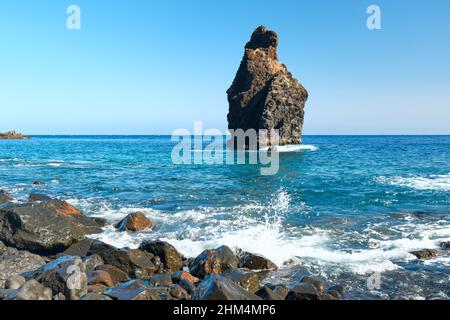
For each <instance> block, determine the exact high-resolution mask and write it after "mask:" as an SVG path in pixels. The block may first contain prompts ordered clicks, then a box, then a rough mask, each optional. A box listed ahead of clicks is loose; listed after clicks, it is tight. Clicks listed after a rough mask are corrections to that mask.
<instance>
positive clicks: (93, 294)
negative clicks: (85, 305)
mask: <svg viewBox="0 0 450 320" xmlns="http://www.w3.org/2000/svg"><path fill="white" fill-rule="evenodd" d="M80 300H112V299H111V298H110V297H108V296H105V295H104V294H101V293H98V292H89V293H88V294H86V295H84V296H83V297H81V299H80Z"/></svg>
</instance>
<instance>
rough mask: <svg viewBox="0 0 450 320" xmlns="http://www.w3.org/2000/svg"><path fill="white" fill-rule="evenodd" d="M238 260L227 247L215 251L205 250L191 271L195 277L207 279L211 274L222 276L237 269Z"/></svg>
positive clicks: (193, 263) (193, 264)
mask: <svg viewBox="0 0 450 320" xmlns="http://www.w3.org/2000/svg"><path fill="white" fill-rule="evenodd" d="M237 266H238V259H237V257H236V256H235V255H234V253H233V251H232V250H231V249H230V248H229V247H227V246H221V247H219V248H217V249H213V250H205V251H203V252H202V253H201V254H200V255H198V256H197V257H196V258H195V260H194V261H193V262H192V264H191V265H190V267H189V269H190V272H191V274H192V275H193V276H195V277H198V278H205V277H206V276H207V275H209V274H220V273H223V272H225V271H227V270H234V269H237Z"/></svg>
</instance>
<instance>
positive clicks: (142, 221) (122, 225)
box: [115, 212, 154, 232]
mask: <svg viewBox="0 0 450 320" xmlns="http://www.w3.org/2000/svg"><path fill="white" fill-rule="evenodd" d="M115 227H116V228H117V229H119V231H131V232H137V231H142V230H145V229H149V228H153V227H154V224H153V223H152V221H150V219H149V218H147V217H146V216H145V214H143V213H142V212H133V213H130V214H129V215H127V216H126V217H125V218H123V219H122V220H121V221H120V222H119V223H117V224H116V225H115Z"/></svg>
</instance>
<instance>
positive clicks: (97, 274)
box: [87, 270, 114, 287]
mask: <svg viewBox="0 0 450 320" xmlns="http://www.w3.org/2000/svg"><path fill="white" fill-rule="evenodd" d="M87 278H88V284H89V285H104V286H107V287H112V286H114V281H113V280H112V278H111V276H110V275H109V273H108V272H106V271H103V270H96V271H94V272H89V273H88V274H87Z"/></svg>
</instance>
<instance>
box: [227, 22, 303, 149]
mask: <svg viewBox="0 0 450 320" xmlns="http://www.w3.org/2000/svg"><path fill="white" fill-rule="evenodd" d="M277 47H278V35H277V34H276V33H275V32H273V31H270V30H267V29H266V28H265V27H263V26H260V27H258V28H257V29H256V30H255V31H254V32H253V34H252V36H251V39H250V41H249V42H248V43H247V44H246V46H245V53H244V57H243V59H242V62H241V64H240V66H239V69H238V71H237V73H236V77H235V79H234V81H233V83H232V85H231V87H230V88H229V89H228V91H227V94H228V103H229V112H228V129H234V130H236V129H242V130H248V129H255V130H256V131H257V132H258V131H259V130H261V129H265V130H271V129H278V130H279V136H280V145H285V144H300V143H301V133H302V128H303V118H304V107H305V103H306V100H307V99H308V92H307V91H306V90H305V88H304V87H303V86H302V85H301V84H300V83H299V82H298V80H297V79H295V78H294V77H293V76H292V74H291V73H290V72H289V71H288V70H287V68H286V66H285V65H284V64H282V63H281V62H280V61H279V60H278V56H277ZM247 147H248V146H247Z"/></svg>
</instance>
